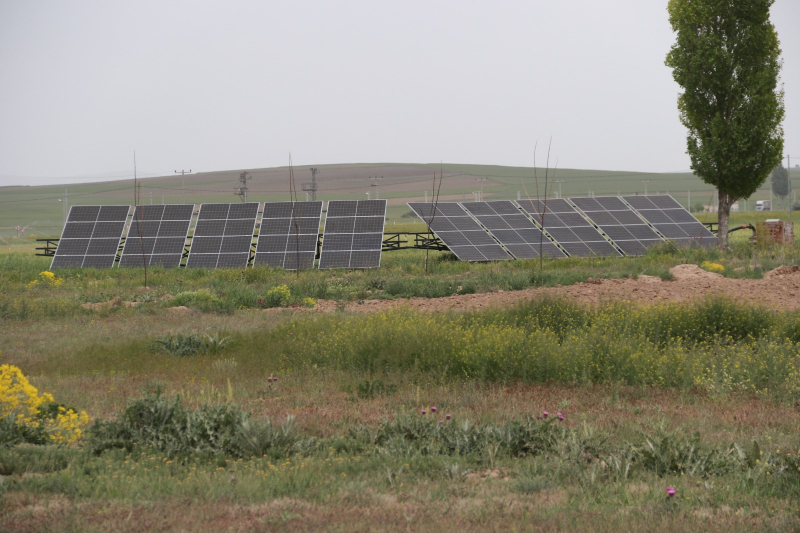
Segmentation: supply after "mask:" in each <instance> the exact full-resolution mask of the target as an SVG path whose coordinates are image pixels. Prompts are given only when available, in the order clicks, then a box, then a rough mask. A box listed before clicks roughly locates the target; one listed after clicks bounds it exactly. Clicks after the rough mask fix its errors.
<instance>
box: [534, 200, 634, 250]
mask: <svg viewBox="0 0 800 533" xmlns="http://www.w3.org/2000/svg"><path fill="white" fill-rule="evenodd" d="M519 203H520V205H521V206H522V208H523V209H524V210H525V211H527V212H528V214H530V216H531V217H533V219H534V220H535V221H536V222H537V223H538V224H539V225H541V226H542V227H543V228H544V229H545V231H546V232H547V233H549V234H550V236H551V237H553V240H555V241H556V242H557V243H558V244H559V245H561V247H562V248H563V249H564V250H566V251H567V253H568V254H569V255H570V256H574V257H592V256H617V257H619V256H620V255H621V254H620V253H619V251H618V250H617V249H616V248H614V246H613V245H612V244H611V243H610V242H608V240H606V238H605V237H603V235H602V234H601V233H600V232H599V231H598V230H597V228H595V227H594V226H593V225H592V223H591V222H589V221H588V220H586V219H585V218H584V217H583V215H581V214H580V213H578V211H576V210H575V208H574V207H573V206H572V205H571V204H570V203H569V202H567V201H566V200H564V199H563V198H553V199H551V200H548V201H547V204H546V205H545V202H544V201H542V200H522V201H520V202H519Z"/></svg>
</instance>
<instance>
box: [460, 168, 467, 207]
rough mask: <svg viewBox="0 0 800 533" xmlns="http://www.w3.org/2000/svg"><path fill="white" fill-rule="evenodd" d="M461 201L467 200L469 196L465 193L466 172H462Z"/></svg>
mask: <svg viewBox="0 0 800 533" xmlns="http://www.w3.org/2000/svg"><path fill="white" fill-rule="evenodd" d="M461 201H462V202H466V201H467V198H466V196H465V195H464V173H463V172H462V173H461Z"/></svg>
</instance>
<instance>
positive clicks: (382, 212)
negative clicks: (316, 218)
mask: <svg viewBox="0 0 800 533" xmlns="http://www.w3.org/2000/svg"><path fill="white" fill-rule="evenodd" d="M385 219H386V200H336V201H332V202H328V213H327V215H326V216H325V232H324V233H323V236H322V250H321V251H320V256H319V268H376V267H379V266H381V250H382V249H383V226H384V221H385Z"/></svg>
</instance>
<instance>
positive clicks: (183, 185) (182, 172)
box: [175, 168, 192, 204]
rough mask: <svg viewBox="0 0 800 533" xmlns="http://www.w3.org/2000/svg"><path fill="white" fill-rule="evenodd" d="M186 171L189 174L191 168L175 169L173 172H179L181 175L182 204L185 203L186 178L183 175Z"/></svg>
mask: <svg viewBox="0 0 800 533" xmlns="http://www.w3.org/2000/svg"><path fill="white" fill-rule="evenodd" d="M187 172H188V173H189V174H191V173H192V169H191V168H190V169H189V170H180V171H178V170H176V171H175V174H180V175H181V203H182V204H185V203H186V180H185V179H184V177H183V175H184V174H186V173H187Z"/></svg>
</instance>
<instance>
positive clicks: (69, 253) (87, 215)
mask: <svg viewBox="0 0 800 533" xmlns="http://www.w3.org/2000/svg"><path fill="white" fill-rule="evenodd" d="M129 210H130V206H128V205H102V206H100V205H75V206H72V208H71V209H70V210H69V217H68V218H67V222H66V224H65V225H64V231H63V233H62V234H61V239H60V240H59V241H58V248H57V249H56V253H55V257H53V262H52V263H51V265H50V268H51V269H57V268H65V267H83V268H88V267H94V268H111V267H112V266H114V261H115V260H116V257H117V251H118V250H119V242H120V240H121V239H122V232H123V231H124V230H125V221H126V219H127V218H128V211H129Z"/></svg>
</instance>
